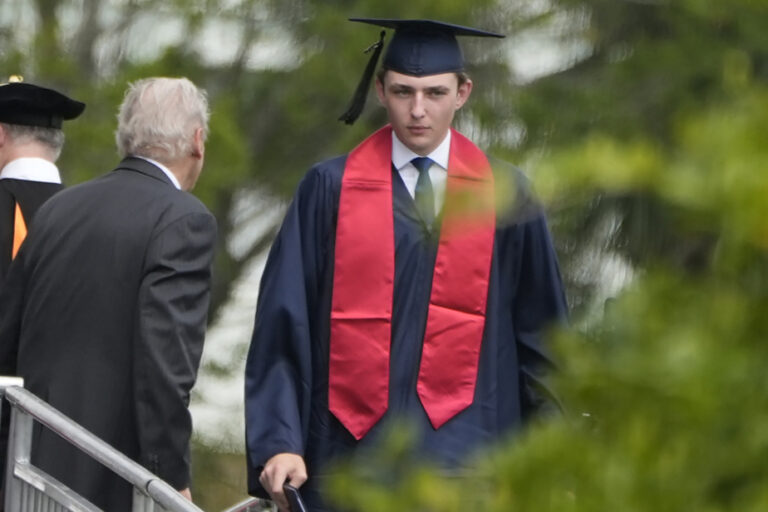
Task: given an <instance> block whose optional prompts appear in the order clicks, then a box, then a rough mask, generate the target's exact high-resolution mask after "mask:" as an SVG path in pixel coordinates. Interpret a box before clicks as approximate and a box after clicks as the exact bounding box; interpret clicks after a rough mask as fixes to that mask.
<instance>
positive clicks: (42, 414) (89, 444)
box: [0, 377, 203, 512]
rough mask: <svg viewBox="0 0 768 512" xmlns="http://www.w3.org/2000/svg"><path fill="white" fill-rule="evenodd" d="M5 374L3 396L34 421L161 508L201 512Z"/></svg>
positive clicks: (170, 488)
mask: <svg viewBox="0 0 768 512" xmlns="http://www.w3.org/2000/svg"><path fill="white" fill-rule="evenodd" d="M8 378H9V377H0V379H1V380H0V390H3V388H5V389H4V390H3V391H4V394H5V397H6V399H7V400H8V401H9V402H10V403H11V404H12V405H13V406H14V407H16V408H18V409H19V410H21V411H24V412H26V413H27V414H29V415H30V416H31V417H33V418H34V419H35V420H36V421H38V422H39V423H41V424H43V425H44V426H46V427H47V428H48V429H50V430H51V431H53V432H55V433H56V434H58V435H59V436H61V437H62V438H64V439H65V440H67V441H68V442H69V443H71V444H72V445H74V446H76V447H77V448H79V449H80V450H82V451H83V452H84V453H86V454H87V455H88V456H90V457H92V458H93V459H94V460H97V461H99V462H100V463H101V464H103V465H104V466H106V467H108V468H109V469H111V470H112V471H114V472H115V473H117V474H118V475H120V476H121V477H122V478H124V479H125V480H127V481H128V482H129V483H130V484H131V485H133V486H134V487H136V488H138V489H141V490H142V491H143V492H145V493H146V494H147V495H148V496H149V497H151V498H152V499H154V500H155V501H156V502H157V503H158V504H159V505H161V506H162V507H164V508H166V509H168V510H171V511H174V512H203V511H202V509H200V508H199V507H197V506H196V505H195V504H194V503H192V502H190V501H188V500H187V499H186V498H184V497H183V496H182V495H181V494H179V493H178V492H177V491H176V490H175V489H174V488H173V487H171V486H170V485H169V484H168V483H167V482H165V481H163V480H161V479H160V478H158V477H157V476H155V475H154V474H153V473H151V472H150V471H149V470H147V469H146V468H144V467H143V466H141V465H140V464H138V463H137V462H135V461H133V460H132V459H130V458H128V457H127V456H126V455H124V454H123V453H121V452H119V451H118V450H116V449H115V448H113V447H112V446H110V445H109V444H107V443H106V442H104V441H102V440H101V439H99V438H98V437H96V436H95V435H94V434H92V433H90V432H88V431H87V430H86V429H84V428H83V427H81V426H80V425H78V424H77V423H75V422H74V421H72V420H71V419H70V418H68V417H67V416H65V415H64V414H62V413H60V412H59V411H57V410H56V409H54V408H53V407H51V406H50V405H49V404H47V403H45V402H44V401H43V400H41V399H39V398H38V397H36V396H35V395H34V394H32V393H30V392H29V391H27V390H26V389H23V388H21V387H18V384H11V385H10V386H8V385H7V384H4V383H5V382H6V381H5V379H8Z"/></svg>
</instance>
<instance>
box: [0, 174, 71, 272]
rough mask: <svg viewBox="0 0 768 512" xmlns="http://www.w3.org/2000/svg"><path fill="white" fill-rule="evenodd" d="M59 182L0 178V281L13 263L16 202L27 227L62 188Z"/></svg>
mask: <svg viewBox="0 0 768 512" xmlns="http://www.w3.org/2000/svg"><path fill="white" fill-rule="evenodd" d="M62 188H64V187H63V185H61V184H59V183H46V182H41V181H29V180H17V179H2V180H0V283H2V282H3V280H4V279H5V275H6V273H7V272H8V267H9V266H10V265H11V252H12V249H13V225H14V215H15V210H16V204H17V203H18V205H19V208H20V209H21V214H22V215H23V216H24V221H25V223H26V225H27V229H29V226H30V225H31V224H32V217H34V215H35V213H36V212H37V209H38V208H40V206H41V205H42V204H43V203H44V202H45V201H47V200H48V198H50V197H51V196H52V195H53V194H55V193H56V192H58V191H59V190H61V189H62Z"/></svg>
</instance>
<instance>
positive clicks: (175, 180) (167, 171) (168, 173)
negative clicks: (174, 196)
mask: <svg viewBox="0 0 768 512" xmlns="http://www.w3.org/2000/svg"><path fill="white" fill-rule="evenodd" d="M132 156H135V157H136V158H141V159H142V160H146V161H147V162H149V163H151V164H152V165H154V166H156V167H158V168H159V169H160V170H161V171H163V172H164V173H165V175H166V176H168V179H169V180H171V183H173V186H174V187H176V188H177V189H179V190H181V185H180V184H179V180H178V178H176V175H175V174H173V173H172V172H171V170H170V169H169V168H167V167H166V166H164V165H163V164H161V163H160V162H158V161H157V160H152V159H151V158H147V157H145V156H139V155H132Z"/></svg>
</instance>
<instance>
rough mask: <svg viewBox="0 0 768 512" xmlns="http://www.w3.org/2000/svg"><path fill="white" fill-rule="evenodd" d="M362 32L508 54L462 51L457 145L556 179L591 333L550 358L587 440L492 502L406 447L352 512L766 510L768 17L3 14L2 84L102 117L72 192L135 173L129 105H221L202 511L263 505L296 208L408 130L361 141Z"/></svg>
mask: <svg viewBox="0 0 768 512" xmlns="http://www.w3.org/2000/svg"><path fill="white" fill-rule="evenodd" d="M352 16H369V17H382V18H387V17H398V18H436V19H440V20H443V21H448V22H453V23H458V24H462V25H470V26H477V27H481V28H484V29H487V30H492V31H496V32H500V33H503V34H506V35H507V38H506V39H504V40H500V41H490V42H489V41H471V40H466V41H462V44H463V47H464V49H465V53H466V58H467V61H468V62H469V63H470V65H469V69H468V71H469V73H470V75H471V76H472V78H473V80H474V82H475V88H474V92H473V95H472V98H471V100H470V102H469V104H468V105H467V106H465V108H464V109H463V110H462V111H461V112H460V113H459V115H458V118H457V122H456V126H457V128H458V129H459V130H460V131H462V132H463V133H464V134H466V135H467V136H469V137H470V138H471V139H473V140H474V141H475V142H476V143H477V144H478V145H479V146H481V147H482V148H483V149H484V150H486V152H488V153H491V154H493V155H495V156H497V157H500V158H502V159H505V160H508V161H510V162H512V163H514V164H516V165H518V166H520V167H521V168H523V169H524V171H525V172H526V174H528V176H529V177H530V178H531V179H532V181H533V183H534V188H535V190H536V191H537V194H538V196H539V197H540V198H541V200H542V201H543V202H544V203H545V205H546V208H547V211H548V213H549V220H550V224H551V228H552V231H553V234H554V237H555V241H556V245H557V249H558V252H559V256H560V261H561V266H562V271H563V277H564V279H565V281H566V284H567V292H568V298H569V303H570V306H571V310H572V311H571V312H572V326H571V328H570V329H569V330H568V331H564V332H558V333H553V334H552V336H551V339H552V343H553V346H554V347H555V349H556V351H557V352H556V353H557V355H558V358H559V360H560V366H561V370H560V372H558V373H557V375H556V376H554V377H553V385H554V386H555V387H556V388H557V389H558V390H559V391H560V395H561V397H562V401H563V405H564V410H565V414H564V415H563V417H562V418H555V419H550V420H547V421H543V422H542V424H541V425H536V426H535V427H534V428H533V429H531V431H530V432H529V433H528V434H527V435H525V436H524V438H522V439H520V438H519V439H516V440H515V441H514V442H510V443H509V444H508V445H502V446H500V447H498V448H497V449H495V450H494V451H493V455H492V456H490V455H489V456H486V457H482V462H481V463H480V467H481V469H482V471H481V473H480V475H481V476H478V479H479V480H478V482H479V483H478V482H475V483H474V484H472V485H469V486H468V485H466V483H463V484H457V483H455V482H451V481H444V480H441V479H440V478H439V477H438V476H436V475H434V474H433V473H432V472H430V471H429V470H428V468H422V467H421V466H420V465H419V464H416V463H415V461H413V460H411V459H410V458H409V457H408V449H407V446H408V443H407V435H405V434H402V435H401V434H397V433H395V434H393V439H392V442H391V446H390V447H389V449H387V450H383V451H382V457H381V458H382V460H381V461H380V462H379V464H377V465H370V467H368V468H367V470H365V471H361V470H360V468H354V467H351V468H350V470H349V471H350V472H349V474H348V476H346V477H344V478H342V479H341V480H340V481H339V482H337V484H336V486H335V492H336V493H337V494H338V496H340V497H342V498H343V502H344V503H345V504H346V505H347V506H348V507H349V508H350V509H355V510H446V511H447V510H469V509H472V510H499V511H505V512H506V511H509V510H553V511H554V510H557V511H558V512H562V511H564V510H579V511H596V510H633V511H634V510H636V511H641V510H643V511H644V510H648V511H654V512H657V511H660V510H675V511H679V510H739V511H745V510H767V509H768V485H766V482H768V466H766V462H765V461H766V460H768V371H766V365H768V357H766V355H767V354H766V352H768V349H767V348H766V347H767V346H768V343H767V342H768V339H767V337H766V334H768V320H766V317H767V316H768V315H766V311H768V300H767V299H768V297H767V295H768V294H767V292H766V290H767V289H766V276H767V275H768V268H767V265H766V249H767V248H768V178H767V177H766V173H767V169H768V165H766V164H768V142H766V134H767V133H768V87H767V85H768V30H766V27H767V26H768V0H729V1H727V2H726V1H719V2H718V1H714V0H473V1H472V2H466V1H459V0H415V1H414V0H411V1H407V2H404V1H399V0H391V1H389V2H378V1H373V0H326V1H322V2H321V1H318V0H315V1H310V0H2V2H1V3H0V82H2V81H5V80H6V79H7V78H8V77H9V76H10V75H13V74H20V75H23V76H24V77H25V80H26V81H29V82H33V83H36V84H40V85H47V86H51V87H54V88H57V89H60V90H62V91H64V92H66V93H67V94H69V95H71V96H72V97H74V98H76V99H79V100H82V101H85V102H86V103H87V105H88V106H87V108H86V110H85V113H84V115H83V116H82V117H81V118H80V119H79V120H77V121H75V122H72V123H69V124H67V125H66V127H65V133H66V135H67V143H66V146H65V149H64V152H63V155H62V157H61V159H60V160H59V167H60V169H61V171H62V175H63V177H64V180H65V183H66V184H68V185H73V184H76V183H79V182H81V181H84V180H86V179H89V178H92V177H94V176H96V175H99V174H102V173H104V172H106V171H108V170H109V169H111V168H112V167H113V166H114V165H115V164H116V162H117V155H116V151H115V149H114V146H115V144H114V130H115V128H116V110H117V107H118V105H119V103H120V101H121V99H122V94H123V91H124V90H125V87H126V84H127V83H128V82H130V81H132V80H136V79H138V78H142V77H146V76H154V75H163V76H182V75H183V76H187V77H189V78H190V79H192V80H193V81H194V82H195V83H197V84H198V85H200V86H201V87H203V88H205V89H206V90H207V92H208V95H209V100H210V104H211V110H212V117H211V132H210V137H209V139H208V144H207V151H206V164H205V169H204V171H203V174H202V176H201V178H200V181H199V182H198V184H197V187H196V189H195V191H194V193H195V194H196V195H197V196H198V197H199V198H200V199H201V200H203V201H204V202H205V204H206V205H207V206H208V207H209V208H210V209H211V211H213V213H214V214H215V215H216V217H217V218H218V221H219V228H220V239H219V246H218V251H217V258H216V262H215V280H214V288H213V304H212V311H211V316H210V325H209V335H208V339H207V342H206V348H205V353H204V360H203V367H202V369H201V373H200V377H199V379H198V384H197V386H196V390H195V396H194V400H193V405H192V409H193V415H194V418H195V427H196V435H195V441H194V442H195V444H194V453H193V465H194V473H195V475H194V478H195V481H194V483H193V489H194V495H195V497H196V500H197V501H198V502H199V503H200V505H201V506H202V507H203V508H205V509H207V510H220V509H222V508H224V507H225V506H228V505H231V504H233V503H235V502H236V501H238V500H240V499H242V498H244V497H245V460H244V454H243V450H244V447H243V425H242V424H243V418H242V416H243V413H242V403H243V396H242V394H243V391H242V390H243V367H244V362H245V356H246V352H247V348H248V343H249V342H250V334H251V327H252V323H253V315H254V311H255V304H256V297H257V292H258V282H259V276H260V273H261V270H262V268H263V264H264V260H265V258H266V251H267V250H268V248H269V245H270V242H271V240H272V237H273V236H274V233H275V230H276V229H277V226H278V225H279V222H280V221H281V219H282V214H283V211H284V208H285V207H286V205H287V201H289V200H290V196H291V194H292V192H293V190H294V188H295V187H296V185H297V183H298V181H299V180H300V179H301V177H302V176H303V174H304V173H305V172H306V170H307V169H308V168H309V166H310V165H311V164H312V163H314V162H316V161H318V160H322V159H326V158H329V157H331V156H335V155H338V154H341V153H345V152H347V151H349V150H350V149H351V148H352V147H354V146H355V145H356V144H357V143H358V142H359V141H360V140H362V139H363V138H364V137H365V136H366V135H367V134H368V133H370V132H371V131H373V130H374V129H375V128H378V127H379V126H381V125H382V124H383V123H384V122H385V113H384V111H383V109H382V108H381V107H379V106H378V105H377V104H376V101H375V97H374V95H373V93H371V95H370V97H369V103H368V107H367V109H366V111H365V112H364V114H363V115H362V117H361V119H360V120H359V121H358V122H357V123H356V124H355V125H354V126H352V127H349V126H346V125H344V124H342V123H340V122H338V121H337V120H336V119H337V117H338V116H339V115H340V114H341V113H342V112H343V111H344V110H345V109H346V107H347V103H348V101H349V99H350V97H351V94H352V92H353V91H354V88H355V86H356V85H357V82H358V80H359V78H360V74H361V72H362V70H363V68H364V66H365V63H366V62H367V58H368V57H367V55H364V54H363V50H364V49H365V48H367V47H368V46H369V45H370V44H371V43H373V42H375V41H376V40H377V38H378V30H379V29H377V28H376V27H371V26H366V25H361V24H355V23H350V22H347V21H346V19H347V18H348V17H352ZM372 468H373V469H372ZM383 474H386V475H389V476H388V477H387V478H382V475H383ZM392 475H399V477H396V478H395V477H392ZM363 504H364V505H365V506H362V505H363Z"/></svg>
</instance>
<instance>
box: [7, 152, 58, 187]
mask: <svg viewBox="0 0 768 512" xmlns="http://www.w3.org/2000/svg"><path fill="white" fill-rule="evenodd" d="M0 179H14V180H25V181H39V182H43V183H61V176H60V175H59V168H58V167H56V164H54V163H53V162H50V161H48V160H45V159H44V158H37V157H23V158H17V159H16V160H12V161H10V162H8V163H7V164H6V165H5V167H3V169H2V171H0Z"/></svg>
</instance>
